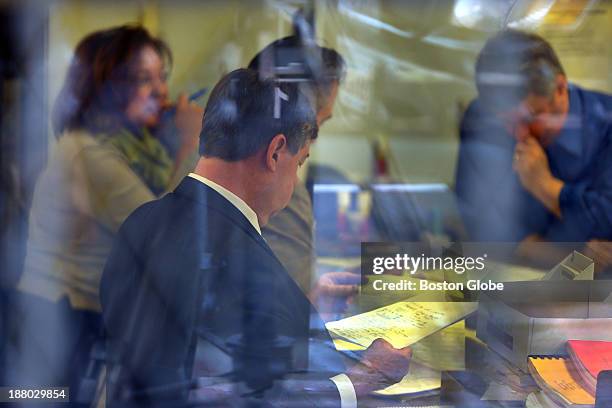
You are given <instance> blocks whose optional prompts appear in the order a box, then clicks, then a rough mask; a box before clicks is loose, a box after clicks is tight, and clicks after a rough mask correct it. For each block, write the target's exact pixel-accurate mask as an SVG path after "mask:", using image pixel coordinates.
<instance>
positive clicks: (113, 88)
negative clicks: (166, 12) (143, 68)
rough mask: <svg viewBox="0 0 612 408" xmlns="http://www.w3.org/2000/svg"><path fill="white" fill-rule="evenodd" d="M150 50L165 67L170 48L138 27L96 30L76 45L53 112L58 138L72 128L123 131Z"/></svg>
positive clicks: (170, 59) (168, 58) (169, 64)
mask: <svg viewBox="0 0 612 408" xmlns="http://www.w3.org/2000/svg"><path fill="white" fill-rule="evenodd" d="M147 46H149V47H152V48H153V49H154V50H155V51H156V52H157V53H158V54H159V56H160V58H162V60H163V61H164V64H165V66H166V67H170V66H171V64H172V53H171V52H170V48H169V47H168V46H167V45H166V43H165V42H163V41H162V40H160V39H158V38H155V37H153V36H152V35H151V34H150V33H149V32H148V31H147V30H146V29H145V28H143V27H141V26H138V25H124V26H120V27H114V28H110V29H106V30H100V31H95V32H93V33H91V34H89V35H87V36H86V37H85V38H83V39H82V40H81V41H80V42H79V44H78V45H77V46H76V49H75V51H74V56H73V58H72V61H71V63H70V66H69V68H68V73H67V74H66V80H65V81H64V85H63V87H62V89H61V91H60V93H59V95H58V97H57V100H56V102H55V105H54V107H53V113H52V125H53V131H54V133H55V135H56V137H60V136H61V135H62V133H63V132H65V131H67V130H74V129H87V130H90V131H92V132H98V131H105V130H109V129H113V128H116V127H120V126H121V125H122V124H123V123H124V122H125V116H124V111H125V109H126V107H127V105H128V103H129V101H130V98H131V97H132V95H133V92H134V90H135V88H136V86H137V85H138V82H137V78H136V76H135V69H136V65H137V62H138V56H139V54H140V52H141V51H142V49H143V48H145V47H147Z"/></svg>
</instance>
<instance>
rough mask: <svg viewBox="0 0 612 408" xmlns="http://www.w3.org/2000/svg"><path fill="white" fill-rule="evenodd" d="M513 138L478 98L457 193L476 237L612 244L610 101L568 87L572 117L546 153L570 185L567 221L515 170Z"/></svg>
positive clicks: (464, 129) (465, 128) (464, 134)
mask: <svg viewBox="0 0 612 408" xmlns="http://www.w3.org/2000/svg"><path fill="white" fill-rule="evenodd" d="M515 144H516V141H515V139H514V138H513V137H512V136H511V135H510V134H509V133H508V131H507V130H506V129H505V127H504V126H503V124H502V123H501V122H500V121H499V120H498V119H497V118H496V117H495V116H494V115H491V114H487V113H486V112H485V111H484V109H483V107H482V106H481V104H480V102H479V101H478V100H476V101H474V102H472V104H471V105H470V107H469V108H468V109H467V111H466V113H465V115H464V117H463V121H462V124H461V146H460V149H459V160H458V164H457V172H456V184H455V187H456V191H457V195H458V198H459V205H460V208H461V212H462V215H463V218H464V221H465V223H466V226H467V229H468V232H469V234H470V238H471V239H473V240H476V241H508V242H518V241H521V240H522V239H523V238H525V237H526V236H527V235H530V234H534V233H537V234H540V235H541V236H542V237H543V238H544V239H545V240H548V241H554V242H585V241H588V240H590V239H593V238H600V239H612V96H610V95H606V94H603V93H598V92H593V91H587V90H584V89H581V88H579V87H578V86H575V85H570V86H569V114H568V117H567V120H566V122H565V125H564V127H563V129H562V130H561V132H560V133H559V134H558V135H557V137H556V139H555V140H554V141H553V142H552V143H551V144H550V145H549V146H547V147H546V149H545V151H546V155H547V156H548V161H549V165H550V170H551V172H552V174H553V175H554V176H555V177H556V178H558V179H560V180H562V181H563V182H564V183H565V185H564V187H563V189H562V190H561V194H560V196H559V205H560V208H561V215H562V217H561V219H559V218H557V217H555V216H554V215H553V214H552V213H550V212H549V211H548V210H547V209H546V208H545V207H544V205H543V204H541V203H540V202H539V201H538V200H536V199H535V198H534V197H533V196H531V194H529V193H528V192H527V191H526V190H525V189H524V188H523V187H522V186H521V183H520V181H519V178H518V176H517V174H516V173H515V172H514V171H513V170H512V157H513V154H514V146H515Z"/></svg>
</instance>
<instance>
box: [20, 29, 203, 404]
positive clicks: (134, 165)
mask: <svg viewBox="0 0 612 408" xmlns="http://www.w3.org/2000/svg"><path fill="white" fill-rule="evenodd" d="M171 60H172V58H171V52H170V50H169V48H168V46H167V45H166V44H165V43H164V42H163V41H161V40H159V39H157V38H155V37H153V36H151V35H150V34H149V33H148V32H147V31H146V30H145V29H144V28H142V27H139V26H122V27H117V28H112V29H108V30H102V31H97V32H94V33H92V34H90V35H88V36H86V37H85V38H84V39H82V40H81V42H80V43H79V44H78V45H77V47H76V49H75V55H74V57H73V60H72V62H71V65H70V67H69V70H68V74H67V76H66V80H65V83H64V85H63V89H62V90H61V92H60V94H59V96H58V98H57V101H56V104H55V106H54V112H53V128H54V131H55V133H56V136H57V143H56V144H55V146H54V149H53V151H52V153H51V157H50V160H49V163H48V166H47V168H46V170H45V171H44V172H43V174H42V175H41V177H40V179H39V180H38V183H37V185H36V189H35V192H34V198H33V203H32V208H31V212H30V221H29V222H30V225H29V240H28V243H27V256H26V261H25V268H24V272H23V275H22V278H21V280H20V282H19V284H18V290H19V296H18V297H17V301H16V305H15V315H14V316H13V318H14V323H15V324H14V326H15V327H14V328H13V330H14V331H15V336H16V344H15V345H14V347H15V350H13V352H12V353H11V358H13V359H14V361H13V362H12V363H11V364H10V366H11V369H12V371H13V373H12V375H13V378H11V383H14V384H18V385H22V386H25V385H31V386H43V385H44V386H51V385H55V386H70V392H71V401H75V400H79V399H80V398H81V397H82V398H84V399H85V400H87V399H88V398H90V397H91V395H78V394H79V393H80V392H82V393H85V394H87V393H88V391H89V393H91V392H92V391H93V390H92V388H93V387H91V384H85V383H86V382H87V381H91V380H92V379H91V378H90V379H83V378H82V377H83V376H84V375H85V371H86V367H87V365H88V364H89V360H90V354H91V353H94V352H96V353H98V356H97V358H100V355H99V352H100V347H101V345H97V346H96V347H94V344H96V342H97V340H98V338H99V336H100V335H101V321H100V303H99V298H98V289H99V288H98V287H99V281H100V276H101V274H102V269H103V266H104V263H105V261H106V257H107V255H108V253H109V252H110V249H111V244H112V241H113V239H114V237H115V233H116V231H117V229H118V228H119V225H120V224H121V223H122V222H123V220H124V219H125V218H126V217H127V215H128V214H129V213H130V212H131V211H132V210H134V209H135V208H136V207H138V206H139V205H141V204H143V203H145V202H147V201H150V200H152V199H154V198H155V197H156V196H158V195H161V194H163V193H164V192H166V191H167V190H168V189H169V188H171V187H172V186H173V183H174V180H176V179H178V178H180V177H182V176H183V175H184V174H185V172H186V171H185V169H183V167H184V166H186V165H188V156H189V155H191V154H192V153H193V152H194V151H195V148H196V146H197V140H198V139H197V136H198V134H199V130H200V127H201V123H200V122H201V117H202V108H199V107H197V106H196V105H193V104H190V103H189V102H188V101H187V98H186V96H181V97H180V98H179V100H178V103H177V104H176V106H175V109H176V116H175V125H176V132H177V136H176V137H178V138H179V139H180V143H179V144H180V149H179V151H178V153H177V154H176V157H171V156H170V155H169V154H168V153H167V151H166V149H165V147H164V146H163V145H162V144H161V143H160V142H159V141H158V140H157V139H156V137H154V136H153V130H154V129H155V127H156V126H157V125H158V124H159V123H160V117H161V113H162V111H163V110H164V109H166V108H169V107H170V106H171V103H170V102H169V100H168V87H167V84H166V80H167V75H168V70H169V69H170V64H171ZM94 349H95V350H94ZM102 358H103V355H102ZM91 370H92V369H91V367H90V368H89V369H88V372H87V375H92V374H93V373H92V372H91ZM93 383H94V385H95V379H93ZM81 386H83V387H84V389H82V388H80V387H81Z"/></svg>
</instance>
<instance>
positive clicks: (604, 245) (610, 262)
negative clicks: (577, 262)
mask: <svg viewBox="0 0 612 408" xmlns="http://www.w3.org/2000/svg"><path fill="white" fill-rule="evenodd" d="M582 252H583V253H584V255H585V256H588V257H589V258H591V259H592V260H593V261H594V262H595V272H596V273H597V272H600V271H602V270H604V269H607V268H609V267H610V266H612V242H610V241H603V240H600V239H592V240H590V241H589V242H587V243H586V245H585V246H584V248H583V251H582Z"/></svg>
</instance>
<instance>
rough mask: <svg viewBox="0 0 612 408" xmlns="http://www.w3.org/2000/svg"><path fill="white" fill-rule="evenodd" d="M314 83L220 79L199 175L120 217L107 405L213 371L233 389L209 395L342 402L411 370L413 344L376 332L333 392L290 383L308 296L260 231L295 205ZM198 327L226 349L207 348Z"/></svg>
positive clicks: (110, 290) (112, 277) (258, 401)
mask: <svg viewBox="0 0 612 408" xmlns="http://www.w3.org/2000/svg"><path fill="white" fill-rule="evenodd" d="M300 88H302V89H300ZM308 93H309V92H308V86H307V85H305V84H303V83H302V84H299V83H295V82H293V83H290V82H276V81H273V80H267V79H262V78H260V77H259V75H258V74H257V73H256V72H254V71H251V70H247V69H241V70H236V71H233V72H231V73H230V74H228V75H227V76H225V77H224V78H223V79H222V80H221V81H220V82H219V83H218V84H217V86H216V87H215V89H214V90H213V92H212V93H211V96H210V99H209V102H208V105H207V107H206V111H205V116H204V121H203V128H202V133H201V141H200V155H201V159H200V161H199V162H198V164H197V166H196V169H195V170H194V173H191V174H190V175H189V177H187V178H185V180H183V182H182V183H181V184H180V185H179V187H178V188H177V189H176V190H175V191H174V192H173V193H170V194H168V195H166V196H165V197H164V198H162V199H160V200H157V201H154V202H151V203H148V204H145V205H143V206H142V207H140V208H138V209H137V210H136V211H135V212H134V213H133V214H132V215H130V216H129V217H128V219H127V220H126V221H125V223H124V224H123V226H122V227H121V229H120V231H119V234H118V238H117V241H116V243H115V245H114V248H113V251H112V253H111V255H110V257H109V259H108V262H107V265H106V268H105V270H104V274H103V277H102V283H101V293H100V295H101V296H100V298H101V302H102V309H103V317H104V323H105V326H106V329H107V333H108V339H109V341H108V365H109V376H108V383H107V403H109V404H110V405H113V404H118V405H121V406H154V405H158V406H177V405H181V404H183V403H184V402H186V401H187V400H188V398H189V394H190V392H191V391H192V390H193V389H194V388H196V383H195V382H194V381H193V380H192V378H193V377H194V375H195V376H198V374H199V373H201V372H205V373H207V374H209V375H210V376H212V377H213V383H218V382H223V381H225V382H230V383H231V384H232V387H231V388H230V389H229V390H226V391H225V392H223V391H220V389H219V387H217V386H216V385H218V384H216V385H215V384H212V385H211V384H208V386H203V387H200V389H199V390H198V392H197V396H198V397H199V398H200V399H207V400H209V402H211V401H210V400H211V399H212V400H213V401H212V402H211V404H212V406H245V405H246V404H249V406H252V404H255V405H256V406H259V405H265V404H276V403H279V404H281V405H282V404H283V403H288V402H289V401H290V402H291V403H294V401H295V398H299V401H304V404H303V405H313V404H315V403H316V404H319V402H322V401H327V402H331V403H334V404H337V403H338V401H339V400H340V401H341V402H342V406H347V407H348V406H351V405H350V403H351V401H353V402H354V401H355V400H356V396H357V395H363V394H366V393H368V392H369V391H371V390H372V389H374V388H375V387H381V386H382V384H383V383H385V381H387V382H388V380H389V379H391V380H398V379H399V378H401V376H402V375H403V374H404V372H405V370H406V368H407V364H408V359H409V357H410V351H409V350H408V349H402V350H395V349H393V348H392V347H391V346H390V345H389V344H388V343H386V342H384V341H376V342H374V343H373V345H372V346H371V347H370V349H369V350H367V351H366V352H365V355H364V360H363V364H358V365H356V366H354V367H352V368H351V369H350V370H349V372H348V373H347V374H348V375H344V374H342V375H340V376H336V377H334V379H332V381H334V383H335V384H336V385H338V389H339V390H340V395H339V396H338V391H336V390H335V388H334V384H333V383H332V382H331V381H327V378H328V377H329V375H327V376H321V375H318V376H316V375H315V378H314V380H315V381H314V382H313V378H312V377H309V380H308V381H309V384H316V386H314V387H313V386H309V387H307V388H308V391H307V390H305V389H304V388H305V387H300V386H296V382H295V381H294V382H292V381H291V380H290V379H291V378H292V377H293V376H295V374H296V372H297V371H300V370H301V371H302V372H303V371H304V370H303V368H304V367H299V366H297V365H296V363H295V361H296V357H297V359H299V355H298V356H296V354H300V353H302V352H303V351H301V350H302V349H301V348H300V347H299V344H300V343H303V342H302V340H303V339H304V338H307V336H308V333H307V331H308V327H309V323H308V322H309V319H310V317H311V313H312V307H311V305H310V303H309V302H308V300H307V299H306V297H305V296H304V295H303V294H302V292H301V291H300V289H299V287H298V286H297V285H296V284H295V282H294V281H293V280H292V279H291V278H290V277H289V275H288V274H287V272H286V270H285V268H284V267H283V266H282V264H281V263H280V262H279V261H278V259H277V258H276V257H275V255H274V254H273V252H272V251H271V250H270V248H269V246H268V245H267V243H266V242H265V240H264V239H263V238H262V236H261V230H260V228H261V226H262V225H265V224H266V223H267V222H268V219H269V218H270V217H271V216H272V215H273V214H275V213H277V212H278V211H280V210H281V209H282V208H283V207H284V206H286V205H287V203H288V202H289V199H290V197H291V194H292V192H293V188H294V186H295V183H296V181H297V169H298V167H299V166H300V165H302V164H303V163H304V161H305V160H306V159H307V157H308V152H309V145H310V142H311V141H312V140H313V139H315V138H316V136H317V130H318V129H317V125H316V118H315V114H314V112H313V109H312V98H311V96H310V95H308ZM315 317H316V315H315ZM199 335H200V336H199ZM324 336H326V334H324ZM199 337H204V338H206V339H208V340H209V342H208V343H212V345H213V346H215V347H216V348H217V349H218V350H221V351H222V352H223V353H220V355H219V356H218V357H217V356H215V357H212V358H211V357H210V356H211V354H213V351H212V349H213V348H214V347H209V348H208V349H207V350H208V351H207V352H205V353H202V352H201V350H198V349H199V348H200V346H199V345H198V339H199ZM327 340H328V339H327ZM196 353H197V354H198V355H199V356H202V357H203V359H204V361H203V362H202V361H198V359H195V358H194V355H195V354H196ZM221 354H223V355H224V356H221ZM194 360H196V367H195V369H194ZM328 367H331V365H328ZM225 370H227V372H226V371H225ZM337 372H338V371H335V372H334V373H336V374H337ZM306 374H308V373H306ZM332 375H333V373H332ZM302 384H303V383H302ZM200 385H201V384H200ZM296 390H299V392H298V393H297V394H295V391H296ZM292 393H293V394H292ZM308 394H311V395H308ZM191 395H192V396H193V395H194V394H191ZM339 397H340V398H339ZM214 398H220V399H219V400H214ZM313 398H314V399H313ZM321 398H322V399H321ZM293 405H295V404H293ZM298 406H299V405H298Z"/></svg>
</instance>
